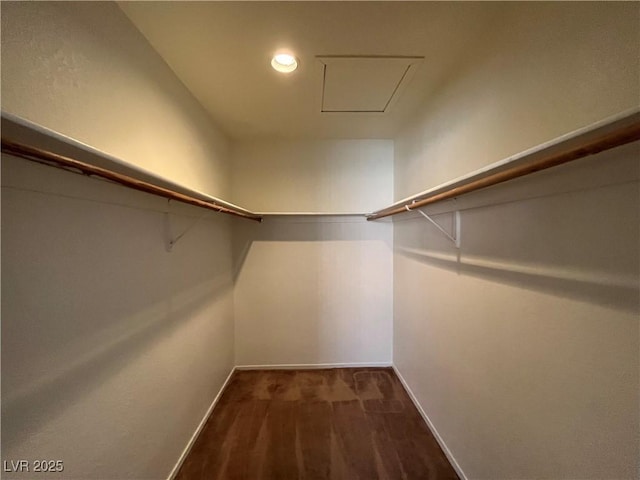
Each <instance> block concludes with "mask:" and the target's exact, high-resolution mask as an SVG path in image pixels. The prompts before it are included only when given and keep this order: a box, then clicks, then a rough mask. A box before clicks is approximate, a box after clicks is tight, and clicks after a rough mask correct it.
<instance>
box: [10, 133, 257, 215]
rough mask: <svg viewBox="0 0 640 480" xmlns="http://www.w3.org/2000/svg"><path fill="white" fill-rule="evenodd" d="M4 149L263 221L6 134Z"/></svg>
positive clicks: (187, 201) (130, 185)
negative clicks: (30, 144) (18, 140)
mask: <svg viewBox="0 0 640 480" xmlns="http://www.w3.org/2000/svg"><path fill="white" fill-rule="evenodd" d="M2 152H4V153H8V154H10V155H14V156H16V157H20V158H24V159H26V160H31V161H34V162H38V163H43V164H45V165H50V166H54V167H58V168H63V169H69V168H71V169H74V170H79V171H80V172H82V173H84V174H86V175H94V176H96V177H101V178H105V179H107V180H111V181H112V182H116V183H119V184H120V185H124V186H125V187H129V188H133V189H135V190H140V191H142V192H146V193H151V194H153V195H158V196H160V197H164V198H169V199H171V200H177V201H179V202H182V203H188V204H189V205H195V206H196V207H202V208H208V209H209V210H214V211H216V212H221V213H226V214H227V215H234V216H236V217H241V218H246V219H248V220H255V221H257V222H261V221H262V217H261V216H260V215H256V214H254V213H251V212H243V211H240V210H234V209H232V208H229V207H226V206H222V205H218V204H215V203H212V202H206V201H204V200H200V199H198V198H195V197H192V196H189V195H185V194H183V193H179V192H175V191H173V190H169V189H168V188H164V187H160V186H158V185H154V184H152V183H148V182H145V181H142V180H137V179H135V178H133V177H130V176H128V175H123V174H121V173H118V172H114V171H112V170H108V169H106V168H102V167H97V166H95V165H90V164H88V163H84V162H81V161H79V160H74V159H72V158H69V157H64V156H62V155H58V154H56V153H53V152H49V151H47V150H42V149H40V148H36V147H32V146H29V145H25V144H22V143H17V142H13V141H11V140H8V139H5V138H2Z"/></svg>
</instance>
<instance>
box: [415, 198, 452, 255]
mask: <svg viewBox="0 0 640 480" xmlns="http://www.w3.org/2000/svg"><path fill="white" fill-rule="evenodd" d="M404 208H406V210H407V212H413V211H414V210H412V209H411V207H410V206H409V205H405V206H404ZM415 211H416V212H418V213H419V214H420V215H422V216H423V217H424V218H425V219H427V220H428V221H429V222H431V223H432V224H433V226H434V227H436V228H437V229H438V230H440V231H441V232H442V233H443V234H444V236H445V237H447V238H448V239H449V240H451V241H452V242H453V244H454V245H455V246H456V248H458V249H459V248H460V210H456V211H455V212H453V233H454V234H453V235H451V234H450V233H449V232H447V231H446V230H445V229H444V228H442V227H441V226H440V225H439V224H438V223H437V222H436V221H435V220H434V219H433V218H431V217H430V216H429V215H427V214H426V213H424V212H423V211H422V210H420V209H416V210H415Z"/></svg>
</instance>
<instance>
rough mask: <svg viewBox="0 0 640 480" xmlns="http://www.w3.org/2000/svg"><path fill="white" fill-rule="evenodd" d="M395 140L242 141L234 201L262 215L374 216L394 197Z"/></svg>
mask: <svg viewBox="0 0 640 480" xmlns="http://www.w3.org/2000/svg"><path fill="white" fill-rule="evenodd" d="M392 178H393V142H392V141H391V140H306V141H305V140H300V141H285V140H273V141H253V142H237V143H235V144H234V146H233V168H232V192H233V193H232V195H233V201H234V203H238V204H239V205H243V206H245V207H246V208H249V209H251V210H254V211H259V212H268V211H271V212H291V211H293V212H360V213H365V212H370V211H372V210H374V209H375V208H378V207H382V206H383V205H385V202H387V203H388V201H389V200H390V199H391V195H392V193H391V185H392V183H391V181H392Z"/></svg>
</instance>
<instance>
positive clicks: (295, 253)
mask: <svg viewBox="0 0 640 480" xmlns="http://www.w3.org/2000/svg"><path fill="white" fill-rule="evenodd" d="M392 235H393V233H392V224H391V223H388V222H380V223H373V222H367V221H366V220H365V219H364V218H363V217H323V218H315V219H314V218H305V217H298V218H281V217H279V218H267V219H265V221H264V223H263V224H260V225H258V224H253V225H252V224H250V223H249V222H246V223H242V224H241V223H236V224H235V225H234V263H235V267H234V268H235V272H236V276H237V278H236V283H235V289H234V303H235V320H236V337H235V338H236V347H235V348H236V364H238V365H281V364H296V365H300V364H326V363H333V364H335V363H386V364H388V363H390V362H391V346H392V339H391V333H392V311H393V305H392V292H393V283H392V282H393V262H392V260H393V252H392V248H391V243H392Z"/></svg>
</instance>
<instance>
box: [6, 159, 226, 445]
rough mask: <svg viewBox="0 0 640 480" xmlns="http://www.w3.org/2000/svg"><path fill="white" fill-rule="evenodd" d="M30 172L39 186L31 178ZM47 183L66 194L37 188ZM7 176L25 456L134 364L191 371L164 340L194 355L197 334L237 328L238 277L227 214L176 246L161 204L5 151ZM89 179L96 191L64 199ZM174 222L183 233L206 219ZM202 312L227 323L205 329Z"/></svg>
mask: <svg viewBox="0 0 640 480" xmlns="http://www.w3.org/2000/svg"><path fill="white" fill-rule="evenodd" d="M21 173H24V178H25V179H30V180H29V181H30V182H31V183H30V184H26V185H21V183H20V182H21V181H22V180H23V178H22V177H21ZM5 174H6V175H5ZM38 179H40V180H42V179H44V180H46V181H47V183H48V184H51V185H52V187H51V188H52V189H54V190H55V189H57V190H59V191H60V192H64V193H63V194H56V193H42V192H38V191H36V190H33V189H35V188H38V184H37V183H35V182H36V180H38ZM5 182H8V183H9V184H10V186H9V185H3V188H2V214H3V215H2V227H3V228H2V269H3V272H2V273H3V277H4V280H5V282H6V283H5V285H3V287H4V288H3V298H2V363H3V379H2V387H3V388H2V437H3V451H4V452H7V453H8V452H11V451H13V452H16V453H19V452H20V451H22V449H23V447H24V442H25V441H27V440H28V439H29V438H30V437H33V436H34V435H36V434H37V433H38V432H41V431H42V428H43V426H45V425H48V424H49V423H51V422H53V421H54V419H56V418H58V417H61V416H62V415H63V414H64V413H65V412H66V411H67V410H69V409H71V410H72V411H74V413H73V414H74V415H76V416H77V415H78V409H79V408H81V407H80V406H81V405H82V404H83V399H86V398H87V397H89V396H90V395H92V394H94V393H95V391H96V390H98V389H99V388H100V387H103V386H105V385H107V384H109V382H110V381H112V380H113V381H116V382H122V381H123V377H125V376H126V375H132V373H131V372H129V373H127V374H126V375H123V372H124V371H125V370H127V369H129V370H135V365H136V360H139V359H143V360H144V361H145V362H146V361H148V359H149V357H150V356H152V355H154V358H155V360H154V361H157V362H161V363H158V364H157V366H158V370H156V371H146V373H145V375H146V376H148V377H149V379H151V378H153V379H155V380H152V381H156V380H158V381H159V380H160V379H163V378H164V379H166V378H167V377H168V379H169V380H171V378H170V377H171V372H170V371H166V370H164V371H159V369H161V368H162V366H161V364H162V363H164V362H169V361H171V363H172V364H173V365H176V369H177V370H180V369H185V368H187V365H188V364H189V358H190V357H189V355H187V356H186V358H178V359H173V358H171V359H168V358H167V355H170V354H171V353H170V352H171V350H169V351H168V352H165V353H164V354H162V355H158V354H157V352H156V353H154V349H155V347H156V346H157V345H158V344H159V343H161V342H164V341H166V340H168V339H172V342H173V343H172V348H173V349H174V350H173V352H174V353H175V352H176V351H177V352H179V353H178V354H181V353H180V352H187V351H189V353H190V352H193V351H194V350H195V349H197V348H201V346H198V345H192V344H187V342H188V341H190V340H188V339H193V336H194V335H196V334H197V335H198V336H199V337H200V338H202V337H203V335H205V334H206V335H212V334H214V333H215V332H216V329H219V328H227V327H225V325H227V324H228V322H229V321H230V320H231V292H232V287H233V284H232V275H231V261H230V259H229V258H228V257H229V255H228V253H230V248H229V245H230V242H229V237H230V235H229V233H230V232H229V230H230V228H229V225H228V220H227V219H224V218H220V217H215V218H214V219H208V220H207V221H203V222H201V223H197V224H196V225H195V226H193V228H192V229H191V230H189V232H188V234H187V235H186V236H185V237H184V238H183V239H182V240H181V241H180V243H179V244H178V245H176V246H175V248H174V250H173V252H171V253H168V252H166V251H165V245H164V239H163V226H164V215H163V213H162V209H163V208H164V206H165V201H164V200H162V199H156V198H153V197H149V196H148V195H146V194H143V193H140V192H133V191H130V190H126V189H124V188H122V187H119V186H115V185H112V184H107V183H103V182H94V181H87V179H85V178H82V177H80V176H75V175H69V174H68V173H66V172H61V171H58V170H54V169H50V168H49V167H42V166H37V165H33V164H31V163H28V162H26V163H25V162H24V161H22V160H13V159H10V158H5V157H3V183H5ZM87 182H89V183H90V184H91V185H90V187H91V188H92V189H93V193H92V195H91V197H92V198H80V197H78V198H75V197H74V198H72V197H68V196H65V195H68V194H69V192H74V191H75V190H77V188H76V187H77V184H81V185H85V184H86V183H87ZM14 183H15V184H16V185H14ZM54 187H55V188H54ZM102 197H105V198H102ZM107 200H109V201H110V202H116V201H117V202H122V204H115V203H108V202H107ZM126 204H128V205H126ZM141 205H142V206H141ZM180 212H182V213H186V214H191V215H193V214H194V213H199V211H198V210H196V209H195V208H191V207H185V208H184V209H182V210H180ZM172 217H173V221H174V224H175V226H176V229H177V230H179V231H182V230H184V229H185V228H186V227H188V226H190V225H193V223H194V222H195V221H196V219H197V217H196V219H194V218H192V217H190V216H185V215H183V214H181V213H176V214H175V215H172ZM43 239H46V243H43ZM203 319H207V320H208V321H209V322H211V321H212V320H215V321H216V322H218V323H217V324H216V326H213V327H211V329H209V328H207V329H206V331H204V330H202V320H203ZM196 324H197V325H199V326H196ZM196 328H197V330H194V329H196ZM224 334H225V336H226V335H228V332H224ZM204 341H205V340H203V342H204ZM181 344H182V345H181ZM175 349H177V350H175ZM163 355H164V356H163ZM165 367H166V365H165ZM141 368H144V367H141ZM116 379H117V380H116ZM156 384H157V382H156ZM130 386H131V388H133V389H138V388H139V389H140V391H144V389H145V388H148V387H149V384H148V383H146V382H137V383H134V384H132V385H130ZM163 387H168V388H174V387H173V386H171V385H169V386H167V385H166V384H165V385H163ZM134 393H135V392H134ZM134 393H132V392H126V391H120V390H117V389H116V390H114V391H112V392H111V393H110V394H111V395H113V397H111V398H109V399H107V398H105V399H103V400H104V401H105V402H106V403H108V404H109V406H108V407H107V408H108V409H110V408H115V409H120V408H123V409H124V408H125V407H124V406H125V405H126V398H127V395H134ZM158 395H162V392H158ZM126 408H127V409H128V410H130V411H131V410H134V411H135V408H133V409H132V408H131V406H130V405H129V406H127V407H126ZM74 409H75V410H74ZM104 415H105V413H104V412H103V413H102V414H100V413H97V414H96V417H95V419H96V421H98V420H100V419H102V420H104ZM107 415H108V413H107ZM138 418H142V416H139V417H138ZM122 428H126V427H125V426H123V427H122ZM103 433H104V432H103ZM93 434H95V435H98V433H96V432H93ZM87 437H88V438H90V437H91V435H90V434H87ZM60 441H61V444H63V443H64V442H65V441H66V439H61V440H60Z"/></svg>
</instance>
